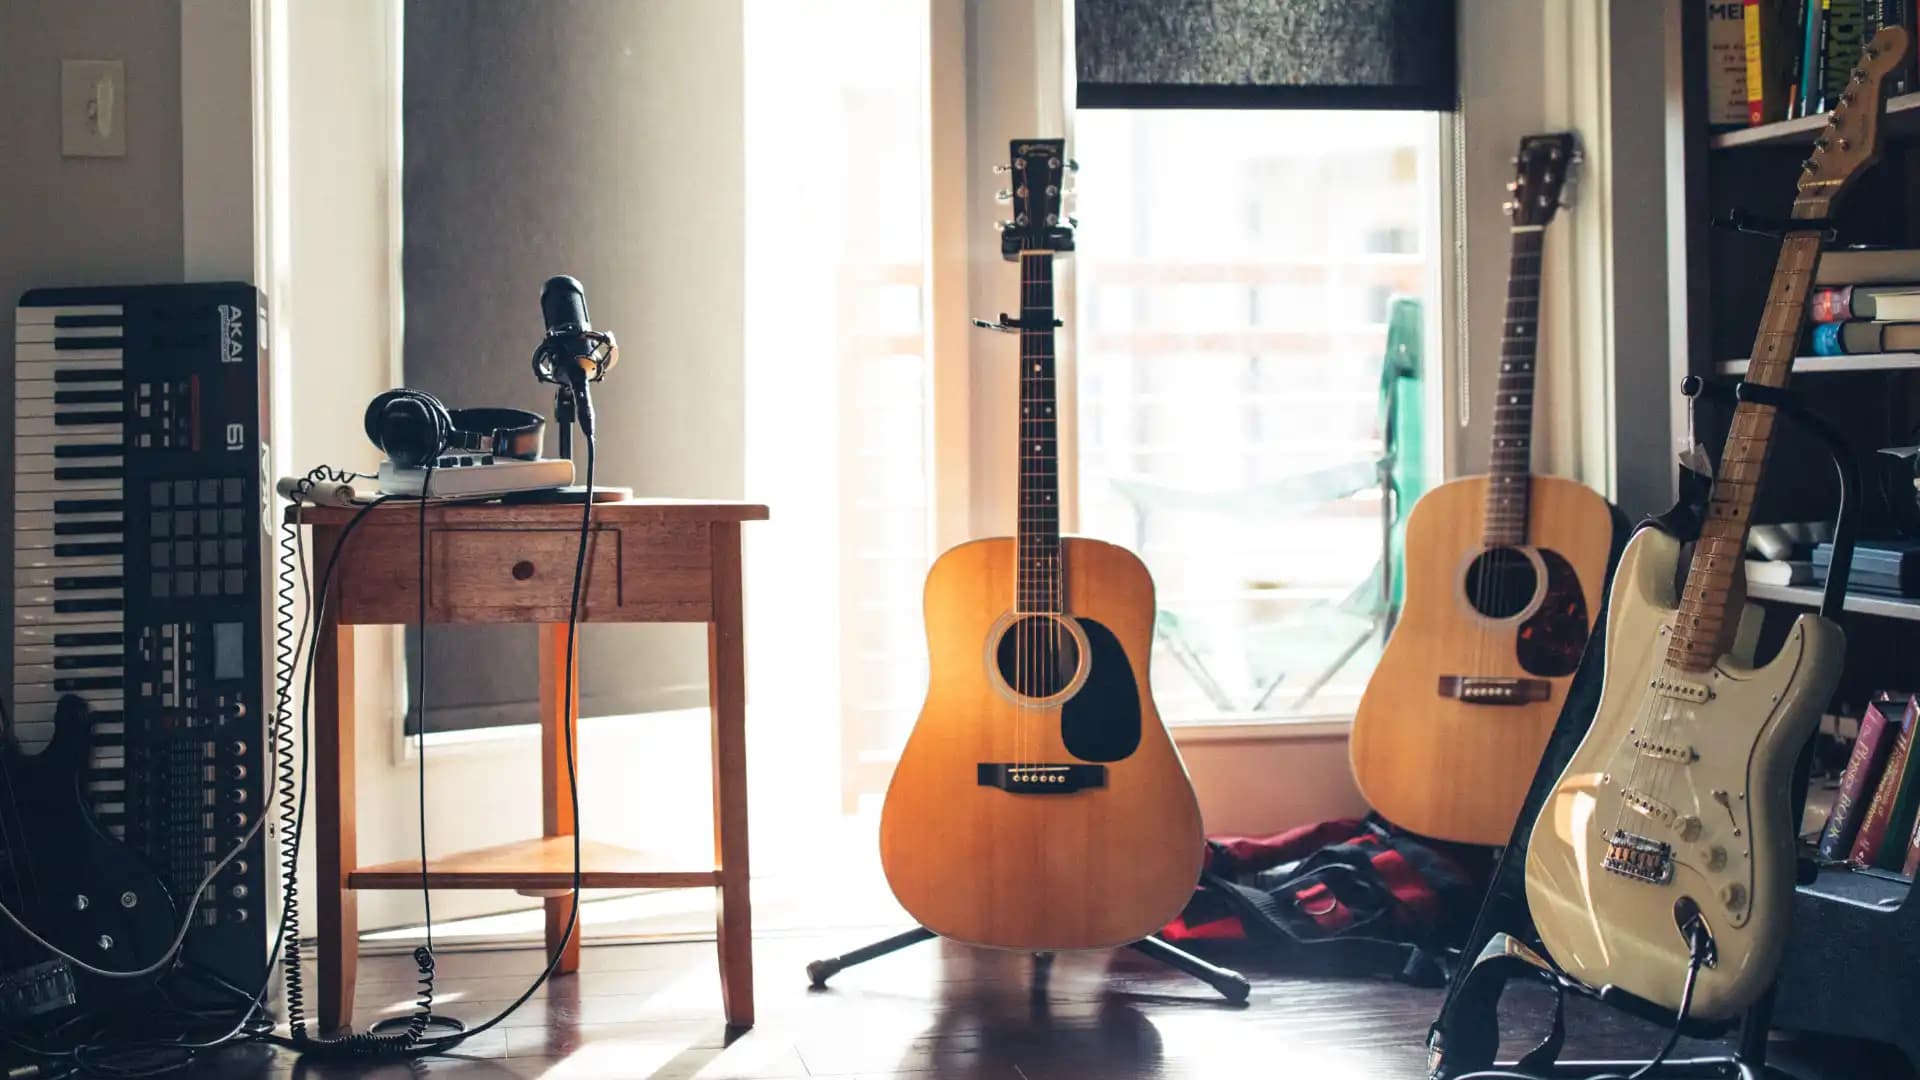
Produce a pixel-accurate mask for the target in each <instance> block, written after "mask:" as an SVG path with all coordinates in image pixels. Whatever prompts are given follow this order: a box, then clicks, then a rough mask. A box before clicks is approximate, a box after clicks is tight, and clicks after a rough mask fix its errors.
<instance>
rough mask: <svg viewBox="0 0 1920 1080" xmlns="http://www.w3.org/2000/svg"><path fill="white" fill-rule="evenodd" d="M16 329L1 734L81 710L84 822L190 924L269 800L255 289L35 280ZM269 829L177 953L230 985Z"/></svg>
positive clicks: (260, 913) (47, 724)
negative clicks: (89, 812) (86, 719)
mask: <svg viewBox="0 0 1920 1080" xmlns="http://www.w3.org/2000/svg"><path fill="white" fill-rule="evenodd" d="M14 325H15V330H14V369H13V370H14V478H13V491H14V500H13V505H14V516H13V693H12V695H11V704H12V709H13V716H14V722H15V733H16V736H17V738H18V739H19V741H20V743H21V744H22V746H23V748H25V749H26V750H28V751H30V752H31V751H34V750H36V749H38V748H39V746H41V745H43V744H44V743H45V742H46V741H47V739H48V738H49V737H50V736H51V735H52V732H53V718H54V710H55V707H56V705H57V704H58V703H59V702H60V701H61V700H62V699H63V698H65V697H67V696H69V695H73V696H77V697H79V698H81V699H83V700H85V701H86V703H87V705H88V707H89V710H90V719H91V722H92V725H91V733H92V739H93V748H92V759H91V763H90V768H89V770H88V772H87V774H86V775H87V794H88V799H89V802H90V804H91V806H92V808H93V812H94V818H95V820H96V822H97V823H98V824H99V825H100V826H101V827H102V828H104V829H105V830H106V831H107V832H108V833H109V834H111V835H113V836H115V837H117V838H119V839H120V840H121V841H122V842H123V843H124V844H125V845H126V846H127V847H129V848H131V849H132V850H133V851H134V852H136V853H137V854H138V855H139V856H140V857H141V858H142V859H144V860H145V861H146V862H147V863H148V865H149V866H150V867H151V868H152V869H153V870H154V871H155V873H156V874H158V875H159V877H160V878H161V880H162V881H164V882H165V883H166V885H167V887H168V889H169V890H170V891H171V892H172V894H173V897H174V900H175V904H176V906H177V907H178V909H179V911H180V913H182V914H184V912H185V910H186V905H187V902H188V900H189V899H191V897H192V895H193V890H194V887H195V886H196V885H198V883H199V881H200V879H201V877H202V876H203V875H204V874H205V873H206V871H207V870H208V868H209V867H211V866H212V865H213V864H214V863H215V862H217V861H218V860H219V859H220V858H221V857H222V856H224V855H225V854H226V852H227V851H228V850H229V849H231V847H232V846H233V845H234V844H235V843H236V842H238V840H239V839H240V837H241V836H243V835H244V834H245V833H246V831H247V829H248V828H249V827H250V826H252V824H253V823H254V821H255V820H256V818H257V817H258V816H259V815H260V814H262V813H264V812H266V810H267V807H266V806H265V805H264V801H263V800H264V783H265V781H264V777H265V775H266V766H267V763H266V761H265V757H264V748H263V742H264V738H263V736H264V724H265V717H266V713H267V697H266V693H265V690H266V684H265V678H264V671H265V655H264V654H265V652H266V641H265V638H264V635H263V632H262V631H263V627H264V626H265V625H266V616H267V608H266V605H267V604H268V603H269V602H270V597H269V596H268V594H266V593H265V592H263V589H262V584H263V582H265V581H267V580H270V579H269V578H268V575H267V574H266V560H267V556H268V552H269V551H270V541H269V540H268V539H267V538H266V535H265V533H263V528H264V527H265V524H266V521H267V517H266V504H265V502H264V501H263V500H264V497H265V495H266V493H267V492H269V491H270V490H271V489H270V487H268V486H266V485H263V483H262V473H263V468H264V464H265V460H266V458H265V455H266V442H267V439H266V434H267V432H266V421H265V418H266V416H267V415H268V413H267V411H266V408H265V401H266V373H267V366H266V364H265V363H264V361H263V356H264V344H263V340H264V330H265V325H266V309H265V301H264V299H263V297H262V296H261V294H260V292H259V290H257V289H255V288H254V287H253V286H251V285H244V284H237V283H222V284H205V285H146V286H130V287H124V288H120V287H110V288H82V289H41V290H35V291H32V292H29V293H27V294H26V295H24V296H22V297H21V299H20V304H19V308H18V310H17V312H16V313H15V324H14ZM264 840H265V833H264V830H263V831H262V833H261V834H260V835H258V836H256V837H255V838H254V840H253V841H252V843H251V845H250V847H249V849H248V850H247V851H246V852H245V853H244V854H242V855H241V856H240V858H239V859H237V860H236V861H235V862H234V863H232V864H231V865H229V866H228V867H227V869H226V870H224V871H223V872H222V873H221V875H220V878H219V880H218V881H217V882H216V883H215V885H214V887H213V888H212V889H211V890H210V891H209V893H208V894H207V895H206V896H205V897H204V898H203V899H202V900H201V903H200V908H199V912H198V913H197V915H196V917H195V921H194V926H193V928H192V930H191V931H190V932H189V935H188V937H187V941H186V947H185V951H184V956H183V959H184V961H185V963H186V964H187V965H188V966H189V967H192V966H198V967H201V968H205V969H209V970H211V971H212V972H214V973H215V974H217V975H219V976H221V977H223V978H225V979H227V980H229V981H231V982H233V983H237V984H239V985H241V986H257V985H258V984H259V980H260V979H261V977H262V975H263V973H264V970H265V963H266V943H267V929H268V928H267V927H266V925H265V923H266V919H265V892H266V879H265V862H266V860H265V858H264V857H263V851H264ZM103 955H105V963H104V964H103V966H112V965H113V963H114V958H113V957H112V956H111V955H106V954H103Z"/></svg>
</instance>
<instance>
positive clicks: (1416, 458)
mask: <svg viewBox="0 0 1920 1080" xmlns="http://www.w3.org/2000/svg"><path fill="white" fill-rule="evenodd" d="M1420 314H1421V313H1420V301H1419V300H1418V299H1417V298H1414V297H1411V296H1397V297H1394V299H1393V301H1392V302H1391V303H1390V304H1389V305H1388V308H1387V347H1386V352H1385V355H1384V356H1383V357H1382V358H1381V363H1380V429H1381V431H1380V434H1381V440H1382V442H1383V444H1384V447H1385V451H1384V454H1383V455H1382V457H1381V469H1382V472H1383V479H1384V481H1385V483H1386V485H1387V487H1388V489H1389V490H1391V491H1392V492H1393V505H1392V507H1391V508H1390V509H1389V510H1388V511H1387V512H1388V513H1389V514H1390V515H1391V517H1390V518H1389V519H1388V525H1387V560H1388V571H1389V572H1388V576H1387V577H1388V580H1389V581H1390V582H1392V587H1391V589H1390V590H1389V592H1388V608H1389V611H1391V612H1395V613H1397V612H1399V610H1400V602H1401V599H1402V597H1403V596H1404V595H1405V592H1406V568H1407V514H1408V513H1409V512H1410V511H1411V510H1412V509H1413V504H1414V503H1415V502H1416V501H1417V500H1418V499H1419V498H1420V496H1421V495H1423V494H1425V493H1426V490H1427V439H1426V424H1425V415H1426V414H1425V408H1424V406H1425V398H1426V377H1425V375H1426V372H1425V365H1424V364H1423V363H1422V361H1421V346H1422V344H1423V338H1422V336H1421V332H1420Z"/></svg>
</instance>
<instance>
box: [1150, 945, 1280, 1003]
mask: <svg viewBox="0 0 1920 1080" xmlns="http://www.w3.org/2000/svg"><path fill="white" fill-rule="evenodd" d="M1133 948H1134V949H1135V950H1136V951H1138V952H1140V953H1143V954H1145V955H1147V956H1151V957H1153V958H1154V959H1155V960H1158V961H1160V962H1161V963H1163V964H1165V965H1167V966H1168V967H1170V968H1175V969H1177V970H1180V971H1184V972H1186V973H1187V974H1189V975H1191V976H1193V977H1194V978H1196V979H1199V980H1200V981H1201V982H1203V983H1206V984H1207V985H1208V986H1211V987H1213V988H1214V989H1215V990H1218V991H1220V996H1221V997H1224V998H1226V999H1227V1000H1228V1001H1231V1002H1233V1003H1234V1004H1235V1005H1245V1004H1246V1003H1247V998H1248V997H1249V996H1251V995H1252V993H1253V984H1252V983H1250V982H1248V981H1247V977H1246V976H1245V975H1242V974H1240V973H1239V972H1237V971H1230V970H1228V969H1226V968H1223V967H1220V966H1219V965H1217V964H1209V963H1207V962H1206V961H1205V960H1202V959H1200V958H1199V957H1197V956H1195V955H1193V954H1192V953H1190V952H1187V951H1186V950H1185V949H1176V948H1174V947H1173V946H1171V945H1169V944H1167V943H1166V942H1164V941H1161V940H1160V939H1159V938H1157V937H1144V938H1141V939H1140V940H1139V941H1136V942H1134V943H1133Z"/></svg>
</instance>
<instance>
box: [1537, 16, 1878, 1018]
mask: <svg viewBox="0 0 1920 1080" xmlns="http://www.w3.org/2000/svg"><path fill="white" fill-rule="evenodd" d="M1906 52H1907V35H1906V32H1905V31H1904V30H1902V29H1900V28H1898V27H1888V28H1886V29H1883V30H1881V31H1880V32H1879V33H1878V34H1876V35H1874V38H1873V40H1872V42H1870V43H1869V44H1868V45H1867V46H1866V48H1865V49H1864V50H1862V54H1861V66H1860V67H1858V68H1856V69H1855V70H1854V72H1853V76H1852V83H1851V85H1850V87H1849V88H1848V89H1847V91H1846V92H1845V93H1844V94H1842V95H1841V97H1840V106H1839V108H1837V109H1836V110H1834V112H1833V115H1832V116H1831V117H1830V118H1829V119H1828V122H1827V128H1826V130H1825V132H1823V133H1822V134H1821V135H1820V137H1819V138H1818V140H1817V141H1815V143H1814V149H1813V155H1812V157H1810V158H1809V159H1808V160H1807V161H1806V162H1805V163H1804V164H1803V166H1802V169H1803V171H1802V173H1801V176H1800V181H1799V191H1798V195H1797V196H1796V197H1795V198H1794V201H1793V214H1792V220H1791V221H1790V222H1789V223H1788V231H1787V232H1786V235H1785V238H1784V240H1783V242H1782V244H1781V249H1780V257H1779V261H1778V262H1777V263H1776V264H1775V266H1774V272H1773V283H1772V285H1771V286H1770V287H1769V291H1768V293H1767V302H1766V308H1765V310H1764V312H1763V313H1762V315H1761V318H1760V329H1759V334H1758V337H1757V338H1756V340H1755V341H1754V345H1753V356H1752V359H1751V360H1750V361H1749V363H1748V366H1747V374H1746V380H1747V382H1748V383H1750V384H1755V385H1759V386H1767V387H1780V386H1783V385H1785V384H1786V381H1787V374H1788V370H1789V368H1790V367H1791V365H1792V363H1793V355H1794V352H1795V346H1796V344H1797V343H1798V342H1799V340H1800V336H1801V331H1802V330H1803V329H1804V328H1805V325H1806V320H1807V294H1808V290H1809V287H1810V286H1811V284H1812V282H1813V277H1814V271H1815V269H1816V267H1817V266H1818V264H1819V262H1820V242H1821V239H1822V233H1823V231H1824V229H1825V222H1826V221H1827V219H1828V218H1829V217H1830V215H1831V212H1832V210H1833V207H1834V204H1835V201H1836V200H1837V199H1838V198H1839V197H1840V195H1841V193H1842V192H1843V191H1845V189H1846V188H1847V186H1848V185H1849V184H1850V183H1851V182H1852V181H1853V179H1854V178H1855V177H1857V176H1858V175H1859V174H1860V173H1861V171H1862V170H1864V169H1866V168H1867V167H1868V166H1869V165H1871V164H1873V163H1874V162H1875V161H1876V160H1878V159H1879V156H1880V123H1881V119H1882V114H1883V108H1884V103H1883V100H1882V96H1881V95H1882V81H1883V80H1884V79H1886V78H1887V77H1888V76H1889V75H1890V74H1892V73H1894V72H1896V71H1898V70H1899V68H1900V64H1901V61H1902V60H1903V59H1904V57H1905V56H1906ZM1774 419H1775V409H1774V407H1773V406H1771V405H1763V404H1758V403H1755V402H1751V401H1743V402H1742V403H1741V404H1740V405H1739V406H1738V408H1737V409H1736V411H1735V412H1734V417H1733V423H1732V427H1731V429H1730V431H1729V433H1728V435H1727V443H1726V448H1725V450H1724V452H1723V453H1722V455H1721V459H1720V468H1719V474H1718V476H1717V477H1716V479H1715V481H1714V485H1713V496H1712V498H1711V500H1710V501H1709V502H1708V505H1707V517H1706V523H1705V525H1704V526H1703V527H1702V529H1701V533H1700V539H1699V542H1698V544H1697V545H1696V547H1695V549H1694V553H1693V560H1692V563H1691V564H1690V566H1689V567H1688V570H1687V576H1686V582H1685V585H1684V587H1683V588H1681V590H1680V594H1679V597H1678V598H1677V602H1676V598H1675V596H1674V592H1673V580H1674V572H1675V570H1676V569H1677V567H1678V564H1679V559H1680V541H1679V540H1677V539H1676V538H1674V537H1673V536H1670V535H1668V534H1667V533H1665V532H1662V531H1660V530H1658V529H1651V528H1649V529H1642V530H1641V531H1640V533H1639V535H1638V536H1636V537H1635V538H1634V540H1633V541H1632V543H1630V544H1629V545H1628V546H1627V550H1626V553H1625V554H1624V555H1623V556H1622V557H1621V561H1620V569H1619V571H1618V573H1617V575H1616V577H1615V580H1614V585H1613V594H1612V603H1611V605H1610V614H1609V615H1608V619H1607V630H1606V633H1607V654H1606V670H1605V676H1604V678H1603V680H1602V684H1601V695H1600V703H1599V706H1598V709H1597V711H1596V713H1595V716H1594V719H1593V726H1592V728H1591V729H1590V730H1589V731H1588V733H1587V737H1586V739H1585V740H1584V741H1582V742H1581V744H1580V748H1579V749H1578V750H1576V751H1575V752H1574V756H1573V758H1572V760H1571V761H1570V762H1569V763H1568V765H1567V768H1566V770H1565V771H1564V772H1563V773H1562V774H1561V776H1560V779H1559V781H1558V783H1557V784H1556V785H1555V786H1554V788H1553V791H1552V793H1551V794H1550V795H1549V796H1548V798H1547V801H1546V804H1545V806H1544V807H1543V808H1542V809H1541V811H1540V816H1539V817H1538V818H1537V819H1536V820H1535V822H1534V826H1533V833H1532V838H1531V839H1530V841H1529V843H1528V848H1527V859H1526V885H1527V905H1528V907H1529V908H1530V909H1531V912H1532V914H1533V921H1534V924H1535V926H1536V927H1537V928H1538V930H1539V932H1540V939H1541V942H1542V943H1543V944H1544V945H1545V946H1546V947H1547V951H1548V952H1549V953H1551V954H1552V956H1553V959H1554V960H1555V961H1556V962H1557V963H1558V964H1559V965H1560V966H1561V967H1562V968H1564V969H1565V970H1567V971H1568V972H1570V973H1572V974H1573V975H1575V976H1576V977H1578V978H1579V979H1581V980H1582V981H1583V982H1586V983H1588V984H1589V985H1593V986H1603V985H1612V986H1615V987H1618V988H1619V989H1622V990H1625V991H1627V992H1629V993H1631V994H1634V995H1636V996H1638V997H1640V998H1643V999H1645V1000H1648V1001H1653V1002H1656V1003H1658V1004H1660V1005H1663V1006H1665V1007H1667V1008H1673V1009H1679V1008H1680V1007H1681V1006H1680V1002H1681V1000H1682V999H1683V997H1685V991H1684V988H1685V987H1686V986H1688V985H1689V984H1693V987H1692V988H1693V991H1694V993H1693V997H1692V1002H1691V1009H1690V1010H1689V1011H1690V1015H1692V1016H1694V1017H1698V1018H1700V1019H1721V1018H1726V1017H1730V1016H1732V1015H1734V1014H1736V1013H1738V1012H1739V1011H1740V1010H1741V1009H1743V1008H1745V1007H1746V1006H1747V1005H1749V1004H1751V1003H1752V1002H1753V1001H1755V1000H1756V999H1757V998H1758V997H1759V996H1760V994H1761V993H1762V992H1764V991H1765V990H1766V988H1767V987H1768V986H1769V985H1770V984H1771V983H1772V982H1773V977H1774V971H1775V969H1776V967H1777V966H1778V964H1779V960H1780V952H1781V948H1782V946H1783V944H1784V943H1785V941H1786V919H1787V915H1788V909H1789V907H1790V906H1791V904H1792V893H1793V877H1794V842H1795V825H1796V822H1795V821H1794V820H1793V816H1792V811H1791V807H1790V802H1791V796H1790V790H1789V789H1790V787H1791V781H1792V773H1793V767H1794V761H1795V759H1796V758H1797V757H1798V755H1799V753H1800V751H1801V748H1802V747H1803V746H1805V744H1806V741H1807V739H1808V737H1809V736H1810V735H1811V734H1812V732H1813V729H1814V725H1815V724H1817V723H1818V721H1819V717H1820V713H1821V710H1822V709H1824V708H1825V707H1826V705H1827V701H1828V699H1829V697H1830V696H1831V695H1832V693H1833V688H1834V684H1835V683H1836V682H1837V681H1838V679H1839V677H1840V666H1841V654H1842V651H1843V648H1844V641H1843V638H1842V635H1841V632H1840V627H1839V626H1837V625H1835V624H1834V623H1832V622H1830V621H1828V620H1826V619H1824V618H1821V617H1820V616H1818V615H1812V614H1808V615H1802V616H1800V617H1799V618H1798V619H1796V620H1795V621H1794V623H1793V627H1792V629H1791V630H1790V631H1789V632H1788V634H1787V638H1786V641H1785V643H1784V644H1782V645H1781V647H1780V651H1779V653H1778V655H1776V656H1775V657H1774V658H1773V659H1772V660H1771V661H1769V662H1768V663H1767V664H1766V665H1765V666H1764V667H1754V666H1752V657H1751V656H1735V655H1731V653H1733V652H1734V651H1735V650H1734V640H1735V637H1736V631H1737V629H1738V626H1739V623H1740V617H1741V613H1742V610H1743V609H1744V607H1745V601H1746V581H1745V574H1744V569H1743V567H1744V558H1743V554H1742V552H1743V550H1744V548H1745V544H1746V535H1747V526H1748V517H1749V514H1750V512H1751V510H1752V508H1753V499H1754V492H1755V490H1756V489H1757V487H1758V485H1759V483H1760V476H1761V468H1762V466H1763V464H1764V463H1765V460H1766V455H1767V448H1768V446H1769V444H1770V441H1771V437H1772V434H1773V426H1774ZM1742 637H1743V639H1744V635H1742Z"/></svg>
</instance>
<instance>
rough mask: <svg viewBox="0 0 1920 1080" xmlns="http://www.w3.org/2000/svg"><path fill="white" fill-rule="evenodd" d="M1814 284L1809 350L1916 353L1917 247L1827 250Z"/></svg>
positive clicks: (1919, 308) (1919, 323)
mask: <svg viewBox="0 0 1920 1080" xmlns="http://www.w3.org/2000/svg"><path fill="white" fill-rule="evenodd" d="M1814 284H1815V288H1814V290H1813V295H1812V297H1810V298H1809V300H1808V301H1807V303H1808V315H1809V317H1810V318H1811V319H1812V324H1813V325H1812V330H1811V340H1810V341H1809V342H1808V348H1807V352H1808V353H1810V354H1812V355H1814V356H1856V355H1859V354H1861V353H1886V352H1920V249H1914V248H1841V249H1839V250H1836V251H1830V252H1828V253H1827V254H1825V255H1823V256H1821V258H1820V268H1819V270H1817V271H1816V272H1815V274H1814Z"/></svg>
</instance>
